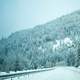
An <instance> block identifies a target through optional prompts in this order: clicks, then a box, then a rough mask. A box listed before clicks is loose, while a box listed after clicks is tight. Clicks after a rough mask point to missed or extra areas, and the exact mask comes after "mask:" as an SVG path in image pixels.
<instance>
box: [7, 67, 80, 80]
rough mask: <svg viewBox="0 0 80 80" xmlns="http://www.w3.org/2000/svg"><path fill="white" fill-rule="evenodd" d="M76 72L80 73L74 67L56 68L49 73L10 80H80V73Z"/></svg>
mask: <svg viewBox="0 0 80 80" xmlns="http://www.w3.org/2000/svg"><path fill="white" fill-rule="evenodd" d="M74 70H75V71H74ZM77 70H79V71H80V69H77V68H74V67H56V68H55V69H53V70H50V71H44V72H39V73H33V74H30V75H25V76H21V77H15V78H13V79H12V80H80V73H79V72H78V71H77ZM5 80H11V79H5Z"/></svg>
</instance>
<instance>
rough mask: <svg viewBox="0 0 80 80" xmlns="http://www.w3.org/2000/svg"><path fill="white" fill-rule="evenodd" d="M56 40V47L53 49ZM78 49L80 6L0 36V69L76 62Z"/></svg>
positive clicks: (39, 66) (78, 62)
mask: <svg viewBox="0 0 80 80" xmlns="http://www.w3.org/2000/svg"><path fill="white" fill-rule="evenodd" d="M65 40H68V41H69V42H68V43H69V45H67V44H65ZM57 41H58V42H57ZM70 41H71V42H70ZM57 43H58V44H59V47H56V48H55V49H53V48H54V45H57ZM79 52H80V10H79V11H76V12H74V13H71V14H69V15H65V16H62V17H60V18H58V19H56V20H53V21H50V22H48V23H46V24H43V25H38V26H36V27H34V28H32V29H28V30H22V31H18V32H15V33H13V34H11V35H10V36H9V37H8V38H6V39H2V40H0V70H1V71H10V70H15V71H16V70H23V69H37V68H43V67H53V66H57V65H59V64H61V65H67V66H79V65H80V53H79ZM5 65H6V66H5Z"/></svg>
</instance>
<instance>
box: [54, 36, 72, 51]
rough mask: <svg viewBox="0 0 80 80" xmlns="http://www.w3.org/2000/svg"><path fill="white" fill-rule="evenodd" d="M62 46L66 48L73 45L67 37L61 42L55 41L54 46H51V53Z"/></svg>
mask: <svg viewBox="0 0 80 80" xmlns="http://www.w3.org/2000/svg"><path fill="white" fill-rule="evenodd" d="M63 44H65V45H67V46H71V45H72V44H73V41H72V40H71V39H70V38H68V37H66V38H64V39H62V40H56V44H53V51H54V50H55V49H58V48H60V47H61V46H63Z"/></svg>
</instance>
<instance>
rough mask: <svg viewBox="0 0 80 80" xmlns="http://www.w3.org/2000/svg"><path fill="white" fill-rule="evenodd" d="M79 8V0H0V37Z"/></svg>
mask: <svg viewBox="0 0 80 80" xmlns="http://www.w3.org/2000/svg"><path fill="white" fill-rule="evenodd" d="M78 9H80V0H0V37H2V36H3V37H5V36H8V35H10V34H11V33H12V32H15V31H19V30H22V29H28V28H31V27H34V26H35V25H38V24H44V23H46V22H48V21H51V20H53V19H55V18H57V17H60V16H62V15H65V14H68V13H71V12H73V11H75V10H78Z"/></svg>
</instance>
